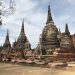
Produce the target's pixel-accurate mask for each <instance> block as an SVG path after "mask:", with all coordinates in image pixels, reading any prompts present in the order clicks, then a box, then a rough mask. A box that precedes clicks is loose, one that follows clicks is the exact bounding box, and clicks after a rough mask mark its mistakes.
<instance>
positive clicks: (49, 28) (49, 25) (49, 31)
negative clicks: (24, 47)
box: [38, 5, 60, 55]
mask: <svg viewBox="0 0 75 75" xmlns="http://www.w3.org/2000/svg"><path fill="white" fill-rule="evenodd" d="M57 35H58V29H57V27H56V26H55V25H54V22H53V19H52V16H51V10H50V5H49V6H48V16H47V22H46V26H45V27H44V29H43V32H42V35H41V38H40V39H41V44H40V45H41V50H42V54H43V55H44V54H48V53H49V51H50V50H52V49H55V48H58V47H60V43H59V40H58V38H57ZM38 49H39V48H38Z"/></svg>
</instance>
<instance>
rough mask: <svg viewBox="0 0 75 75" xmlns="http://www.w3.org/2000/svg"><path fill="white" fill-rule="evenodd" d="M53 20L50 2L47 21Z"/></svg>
mask: <svg viewBox="0 0 75 75" xmlns="http://www.w3.org/2000/svg"><path fill="white" fill-rule="evenodd" d="M51 22H53V19H52V16H51V9H50V4H49V5H48V16H47V22H46V24H47V23H51Z"/></svg>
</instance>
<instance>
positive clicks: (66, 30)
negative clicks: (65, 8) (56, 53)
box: [65, 24, 70, 35]
mask: <svg viewBox="0 0 75 75" xmlns="http://www.w3.org/2000/svg"><path fill="white" fill-rule="evenodd" d="M65 34H67V35H70V32H69V29H68V24H66V26H65Z"/></svg>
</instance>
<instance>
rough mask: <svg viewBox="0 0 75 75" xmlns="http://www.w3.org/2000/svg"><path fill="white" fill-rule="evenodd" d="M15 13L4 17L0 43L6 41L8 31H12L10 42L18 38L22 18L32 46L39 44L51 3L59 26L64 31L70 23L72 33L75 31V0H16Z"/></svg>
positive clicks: (53, 14) (0, 30)
mask: <svg viewBox="0 0 75 75" xmlns="http://www.w3.org/2000/svg"><path fill="white" fill-rule="evenodd" d="M15 2H16V7H15V9H16V11H15V13H14V15H11V16H8V17H5V18H4V23H5V24H6V25H4V26H3V27H1V28H0V45H2V44H3V43H4V40H5V36H6V31H7V29H9V31H10V42H11V43H12V42H14V40H15V39H17V38H18V36H19V33H20V30H21V25H22V20H23V19H24V20H25V33H26V36H27V37H28V40H29V42H30V43H31V45H32V48H35V47H36V46H37V43H38V42H39V35H40V34H41V33H42V30H43V28H44V26H45V25H46V20H47V10H48V8H47V7H48V4H49V3H50V5H51V12H52V17H53V20H54V23H55V25H56V26H57V28H60V30H61V31H62V32H64V28H65V24H66V23H68V26H69V30H70V32H71V34H74V33H75V0H15Z"/></svg>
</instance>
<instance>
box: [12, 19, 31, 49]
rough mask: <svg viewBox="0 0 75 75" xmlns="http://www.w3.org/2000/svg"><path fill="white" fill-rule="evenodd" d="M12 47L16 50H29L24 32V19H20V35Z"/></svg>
mask: <svg viewBox="0 0 75 75" xmlns="http://www.w3.org/2000/svg"><path fill="white" fill-rule="evenodd" d="M13 48H14V49H18V50H30V49H31V45H30V43H29V41H28V39H27V37H26V35H25V32H24V20H23V21H22V28H21V32H20V35H19V37H18V39H17V41H15V42H14V43H13Z"/></svg>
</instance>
